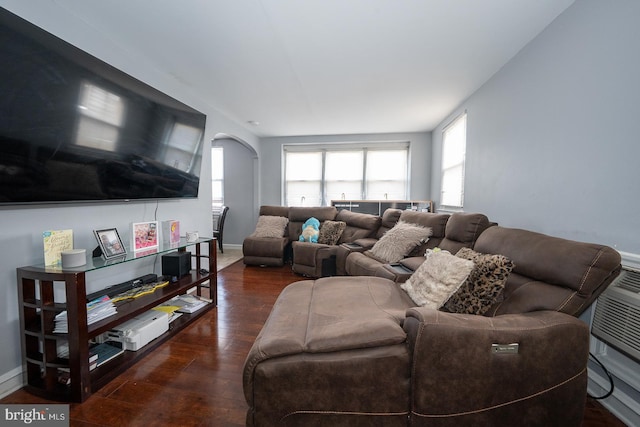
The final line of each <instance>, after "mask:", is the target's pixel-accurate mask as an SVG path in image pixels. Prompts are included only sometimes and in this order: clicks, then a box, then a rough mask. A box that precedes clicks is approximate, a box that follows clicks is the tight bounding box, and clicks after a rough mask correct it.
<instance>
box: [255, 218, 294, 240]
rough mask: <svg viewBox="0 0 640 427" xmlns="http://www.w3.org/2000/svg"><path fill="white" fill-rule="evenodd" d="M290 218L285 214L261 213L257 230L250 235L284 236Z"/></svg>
mask: <svg viewBox="0 0 640 427" xmlns="http://www.w3.org/2000/svg"><path fill="white" fill-rule="evenodd" d="M288 223H289V219H287V218H285V217H283V216H271V215H260V217H258V223H257V224H256V230H255V231H254V232H253V233H252V234H251V235H250V236H249V237H273V238H277V237H283V236H284V233H285V230H286V227H287V224H288Z"/></svg>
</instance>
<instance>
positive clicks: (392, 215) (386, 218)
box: [375, 208, 403, 239]
mask: <svg viewBox="0 0 640 427" xmlns="http://www.w3.org/2000/svg"><path fill="white" fill-rule="evenodd" d="M402 212H403V211H402V210H401V209H395V208H388V209H385V211H384V212H383V213H382V218H381V219H380V228H378V231H376V235H375V238H376V239H379V238H381V237H382V236H384V233H386V232H387V231H389V230H391V229H392V228H393V226H394V225H396V224H397V223H398V220H399V219H400V215H402Z"/></svg>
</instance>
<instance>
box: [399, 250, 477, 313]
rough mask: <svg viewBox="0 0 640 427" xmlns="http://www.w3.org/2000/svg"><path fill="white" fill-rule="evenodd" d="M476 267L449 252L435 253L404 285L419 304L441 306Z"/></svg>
mask: <svg viewBox="0 0 640 427" xmlns="http://www.w3.org/2000/svg"><path fill="white" fill-rule="evenodd" d="M474 266H475V264H474V263H473V261H470V260H467V259H462V258H458V257H456V256H454V255H451V254H450V253H449V252H446V251H442V252H433V253H431V254H430V255H429V256H428V257H427V259H426V260H425V261H424V262H423V263H422V264H421V265H420V267H418V269H417V270H416V271H415V272H414V273H413V274H412V275H411V277H410V278H409V279H408V280H407V281H406V282H405V283H403V284H401V285H400V287H401V288H402V289H404V290H405V291H406V292H407V294H409V296H410V297H411V299H412V300H413V302H415V303H416V304H417V305H419V306H423V307H430V308H435V309H438V308H440V307H441V306H442V305H443V304H444V303H445V302H446V301H447V300H448V299H449V298H450V297H451V295H453V294H454V293H455V292H456V291H457V290H458V288H460V286H461V285H462V284H463V283H464V281H465V280H466V279H467V277H468V276H469V273H471V270H473V267H474Z"/></svg>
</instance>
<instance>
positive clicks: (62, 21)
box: [0, 0, 258, 395]
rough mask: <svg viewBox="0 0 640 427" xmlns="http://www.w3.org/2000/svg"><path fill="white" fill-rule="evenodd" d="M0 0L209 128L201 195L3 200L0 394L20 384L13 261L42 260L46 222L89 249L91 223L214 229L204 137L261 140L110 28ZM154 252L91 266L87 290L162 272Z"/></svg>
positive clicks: (44, 7) (53, 9)
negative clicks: (202, 118)
mask: <svg viewBox="0 0 640 427" xmlns="http://www.w3.org/2000/svg"><path fill="white" fill-rule="evenodd" d="M0 5H1V6H2V7H4V8H6V9H8V10H10V11H12V12H13V13H16V14H17V15H20V16H22V17H23V18H25V19H27V20H29V21H31V22H35V23H36V24H37V25H38V26H40V27H42V28H44V29H45V30H47V31H49V32H51V33H53V34H55V35H57V36H58V37H61V38H63V39H65V40H67V41H68V42H70V43H71V44H74V45H76V46H78V47H80V48H81V49H84V50H86V51H88V52H90V53H91V54H93V55H94V56H97V57H98V58H100V59H102V60H104V61H106V62H108V63H110V64H111V65H113V66H115V67H117V68H119V69H121V70H123V71H125V72H127V73H129V74H131V75H133V76H134V77H136V78H138V79H140V80H142V81H144V82H146V83H147V84H150V85H151V86H154V87H155V88H157V89H159V90H161V91H163V92H165V93H168V94H169V95H171V96H173V97H174V98H177V99H178V100H180V101H182V102H184V103H186V104H188V105H190V106H192V107H194V108H196V109H198V110H200V111H202V112H203V113H205V114H206V115H207V128H206V134H205V143H204V147H207V148H206V149H205V150H204V152H203V162H202V163H203V166H202V178H203V179H202V180H201V183H200V189H199V198H198V199H192V200H183V201H162V202H159V203H158V205H157V206H156V202H144V203H142V202H132V203H115V204H113V203H109V204H75V205H46V206H38V207H2V208H0V224H1V225H2V229H3V232H2V233H1V234H0V259H2V262H1V263H0V287H2V293H3V297H4V298H3V299H2V302H1V303H0V304H1V307H0V313H1V314H0V316H2V319H0V342H2V343H3V346H2V350H0V395H1V394H2V393H4V392H6V391H7V389H8V388H10V387H13V386H15V385H16V384H18V385H19V384H20V382H21V381H22V379H21V377H20V372H21V350H20V335H19V329H20V327H19V315H18V308H17V300H18V296H17V286H16V268H17V267H21V266H25V265H31V264H37V263H42V262H43V253H42V232H43V231H44V230H47V229H63V228H71V229H73V231H74V240H75V242H74V243H75V247H77V248H86V249H89V250H91V249H93V248H94V247H95V246H96V242H95V239H94V237H93V234H92V230H94V229H97V228H104V227H117V228H118V230H119V231H120V233H121V236H122V238H123V239H128V238H129V232H128V226H129V223H130V222H134V221H145V220H153V219H154V217H155V215H156V209H157V218H158V219H159V220H162V219H178V220H180V222H181V229H182V230H183V231H186V230H198V231H199V232H200V233H201V234H203V235H211V229H212V224H211V180H210V176H211V154H210V150H209V149H208V147H209V146H210V144H209V141H210V140H211V139H213V137H214V136H215V135H216V134H219V133H224V134H228V135H234V136H237V137H238V138H240V139H242V140H243V141H245V142H247V143H249V144H250V145H252V146H253V147H258V140H257V138H256V137H255V136H254V135H252V134H251V133H249V132H248V131H246V130H245V129H244V128H242V127H241V126H239V125H238V124H236V123H234V122H232V121H230V120H229V119H227V118H226V117H224V116H223V115H221V114H220V113H219V112H217V111H216V110H214V109H213V108H212V107H211V106H210V105H209V104H208V103H207V100H203V99H200V98H199V95H198V93H197V91H194V90H193V88H190V87H187V86H185V85H184V84H183V83H181V82H179V81H177V80H176V79H175V78H173V77H171V76H167V75H165V74H163V73H162V71H161V70H157V69H155V68H154V67H152V66H150V65H149V64H146V63H144V61H143V60H142V59H141V58H139V57H135V56H132V54H131V52H128V51H126V50H123V49H122V48H121V47H119V46H116V45H113V44H112V43H111V41H110V40H109V38H108V35H104V34H100V33H99V32H97V31H93V30H92V29H91V28H89V27H87V26H86V24H85V23H84V22H82V21H79V20H77V19H76V18H75V17H74V16H70V15H69V13H68V11H67V10H65V9H62V8H60V7H59V6H58V5H57V4H56V3H55V2H38V3H37V4H35V2H25V1H22V0H2V1H0ZM153 261H154V259H153V258H151V259H150V260H148V261H141V262H136V266H135V267H134V270H131V266H127V267H126V268H115V269H108V270H107V273H108V274H107V273H100V272H98V273H92V274H91V275H90V277H89V280H90V281H91V282H90V283H89V284H88V288H89V290H97V289H100V288H102V287H105V286H107V285H110V284H115V283H118V282H120V281H124V280H128V279H131V278H134V277H136V276H139V275H141V274H146V273H149V272H151V271H154V269H155V272H156V273H160V271H159V268H160V267H159V265H160V263H159V261H158V262H157V263H155V264H154V263H153Z"/></svg>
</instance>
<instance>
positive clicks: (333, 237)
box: [318, 221, 347, 245]
mask: <svg viewBox="0 0 640 427" xmlns="http://www.w3.org/2000/svg"><path fill="white" fill-rule="evenodd" d="M346 226H347V223H346V222H344V221H325V222H324V224H322V227H320V235H319V236H318V243H322V244H324V245H335V244H336V243H338V240H339V239H340V236H342V232H343V231H344V229H345V227H346Z"/></svg>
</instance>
